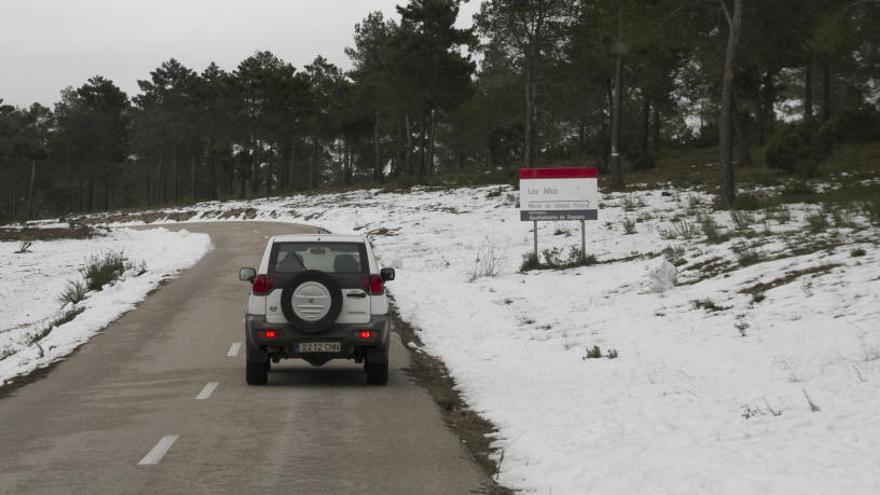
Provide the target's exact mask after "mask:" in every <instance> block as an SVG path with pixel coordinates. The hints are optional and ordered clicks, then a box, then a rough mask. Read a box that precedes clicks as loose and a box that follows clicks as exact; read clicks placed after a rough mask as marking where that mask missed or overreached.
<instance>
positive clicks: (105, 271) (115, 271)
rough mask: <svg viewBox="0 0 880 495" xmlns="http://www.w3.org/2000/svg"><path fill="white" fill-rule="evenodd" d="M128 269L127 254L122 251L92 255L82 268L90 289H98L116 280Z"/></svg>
mask: <svg viewBox="0 0 880 495" xmlns="http://www.w3.org/2000/svg"><path fill="white" fill-rule="evenodd" d="M126 269H127V266H126V258H125V255H124V254H122V253H121V252H119V253H114V252H107V253H104V254H103V255H101V256H92V257H91V258H89V260H88V262H87V263H86V266H85V268H83V269H82V274H83V277H84V278H85V280H86V287H87V288H88V290H92V291H98V290H101V289H102V288H103V287H104V286H105V285H107V284H109V283H111V282H114V281H116V280H118V279H119V277H121V276H122V274H123V273H125V270H126Z"/></svg>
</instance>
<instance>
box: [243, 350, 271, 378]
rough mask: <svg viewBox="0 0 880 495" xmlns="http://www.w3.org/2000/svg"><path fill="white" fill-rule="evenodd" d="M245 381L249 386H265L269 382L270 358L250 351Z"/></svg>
mask: <svg viewBox="0 0 880 495" xmlns="http://www.w3.org/2000/svg"><path fill="white" fill-rule="evenodd" d="M246 360H247V365H246V366H245V381H247V384H248V385H265V384H266V382H268V381H269V356H267V355H266V353H265V352H259V351H251V350H250V349H248V353H247V358H246Z"/></svg>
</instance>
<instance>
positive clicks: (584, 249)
mask: <svg viewBox="0 0 880 495" xmlns="http://www.w3.org/2000/svg"><path fill="white" fill-rule="evenodd" d="M581 256H584V257H586V256H587V222H586V221H585V220H581Z"/></svg>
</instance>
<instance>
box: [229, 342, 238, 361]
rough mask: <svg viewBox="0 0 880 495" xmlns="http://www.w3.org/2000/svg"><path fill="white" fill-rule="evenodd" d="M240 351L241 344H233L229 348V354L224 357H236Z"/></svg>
mask: <svg viewBox="0 0 880 495" xmlns="http://www.w3.org/2000/svg"><path fill="white" fill-rule="evenodd" d="M240 350H241V342H233V343H232V345H231V346H229V352H227V353H226V357H235V356H238V351H240Z"/></svg>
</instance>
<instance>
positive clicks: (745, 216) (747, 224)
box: [730, 210, 755, 231]
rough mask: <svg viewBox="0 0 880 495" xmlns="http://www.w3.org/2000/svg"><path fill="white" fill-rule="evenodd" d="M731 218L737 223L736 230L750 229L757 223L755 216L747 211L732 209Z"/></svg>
mask: <svg viewBox="0 0 880 495" xmlns="http://www.w3.org/2000/svg"><path fill="white" fill-rule="evenodd" d="M730 219H731V220H733V224H734V225H736V230H739V231H746V230H749V229H750V228H751V227H752V225H753V224H754V223H755V216H754V215H752V214H751V213H749V212H746V211H740V210H730Z"/></svg>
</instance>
